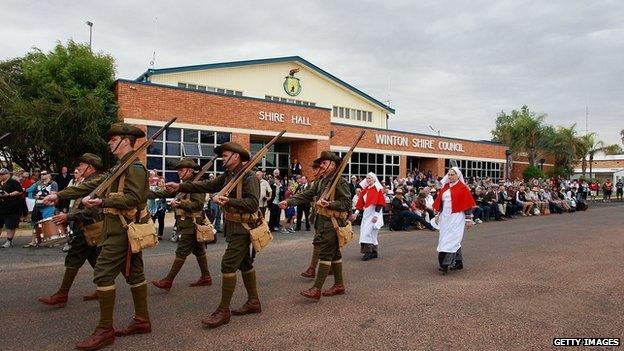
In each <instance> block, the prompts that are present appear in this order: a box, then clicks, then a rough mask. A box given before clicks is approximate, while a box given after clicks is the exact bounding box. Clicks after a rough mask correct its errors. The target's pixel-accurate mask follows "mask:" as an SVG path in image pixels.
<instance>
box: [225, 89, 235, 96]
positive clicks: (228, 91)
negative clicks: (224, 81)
mask: <svg viewBox="0 0 624 351" xmlns="http://www.w3.org/2000/svg"><path fill="white" fill-rule="evenodd" d="M225 93H226V94H228V95H234V90H229V89H228V90H226V91H225Z"/></svg>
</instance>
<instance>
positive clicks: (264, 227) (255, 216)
mask: <svg viewBox="0 0 624 351" xmlns="http://www.w3.org/2000/svg"><path fill="white" fill-rule="evenodd" d="M242 186H243V183H242V182H240V183H238V185H237V186H236V198H238V199H241V198H242V197H243V191H242V190H243V188H242ZM223 218H225V220H227V221H232V222H238V223H240V224H241V225H242V226H243V228H245V229H246V230H247V231H248V232H249V237H250V239H251V244H252V245H253V248H254V251H256V252H260V251H262V249H264V248H265V247H267V246H269V243H271V241H272V240H273V234H272V233H271V230H270V229H269V225H268V224H267V222H266V221H265V220H264V218H261V216H260V215H259V213H258V212H256V213H229V212H224V214H223ZM250 223H252V224H256V227H255V228H253V229H252V228H251V226H250V225H249V224H250Z"/></svg>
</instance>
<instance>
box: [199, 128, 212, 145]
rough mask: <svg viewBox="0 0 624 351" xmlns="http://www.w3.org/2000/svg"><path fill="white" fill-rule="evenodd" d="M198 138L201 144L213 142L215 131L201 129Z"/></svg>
mask: <svg viewBox="0 0 624 351" xmlns="http://www.w3.org/2000/svg"><path fill="white" fill-rule="evenodd" d="M200 137H201V138H200V140H201V143H202V144H214V141H215V133H214V132H208V131H205V130H202V131H201V132H200Z"/></svg>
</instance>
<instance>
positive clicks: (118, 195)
mask: <svg viewBox="0 0 624 351" xmlns="http://www.w3.org/2000/svg"><path fill="white" fill-rule="evenodd" d="M108 137H109V140H108V145H109V147H110V149H111V150H112V153H113V154H114V155H115V156H117V158H118V159H119V161H118V164H121V163H123V162H124V161H126V160H127V159H128V158H129V157H131V156H132V155H133V154H134V153H133V147H134V144H135V142H136V139H138V138H143V137H145V133H144V132H143V131H142V130H140V129H139V128H137V127H135V126H132V125H129V124H126V123H115V124H113V125H112V126H111V128H110V130H109V131H108ZM147 178H148V175H147V170H146V168H145V166H144V165H143V164H142V163H141V162H140V161H139V160H138V158H137V159H136V160H135V161H134V163H133V164H132V165H131V166H130V167H128V168H127V169H126V171H125V172H124V173H123V174H122V176H120V177H119V178H118V179H116V180H115V181H114V182H113V183H112V184H111V186H110V187H109V189H108V191H107V195H106V197H105V198H103V199H100V198H94V199H92V198H89V197H88V196H87V195H88V194H90V193H91V191H93V190H94V189H95V188H96V187H97V186H98V185H99V184H100V183H101V182H102V179H95V180H93V181H89V182H83V183H81V184H79V185H77V186H75V187H71V188H68V189H65V190H63V191H60V192H58V193H56V194H52V195H49V196H47V198H46V199H45V202H46V203H54V202H56V201H58V200H59V199H61V200H62V199H75V198H79V197H83V198H82V203H83V204H84V205H85V207H87V208H91V207H102V209H103V212H104V227H103V233H102V235H103V242H102V249H101V252H100V255H99V256H98V259H97V262H96V264H95V269H94V273H93V275H94V277H93V282H94V283H95V285H97V292H98V299H99V302H100V321H99V323H98V325H97V327H96V328H95V330H94V332H93V334H91V336H89V337H88V338H86V339H84V340H82V341H80V342H78V343H77V344H76V348H77V349H79V350H99V349H101V348H103V347H104V346H106V345H110V344H112V343H113V342H115V336H125V335H131V334H142V333H150V332H151V330H152V329H151V323H150V319H149V313H148V308H147V282H146V281H145V276H144V275H143V256H142V255H141V253H140V252H139V253H136V254H132V253H131V251H130V249H129V243H128V234H127V228H126V227H127V226H126V225H125V224H124V223H123V222H126V223H128V222H135V221H140V222H141V223H146V222H147V221H148V220H149V214H148V213H147V210H146V209H145V207H146V206H147V195H148V193H149V183H148V179H147ZM122 272H123V273H124V277H125V279H126V282H127V283H128V284H129V285H130V289H131V291H132V300H133V302H134V317H133V320H132V322H131V323H130V324H129V325H128V327H127V328H125V329H122V330H117V331H115V330H114V329H113V310H114V307H115V290H116V287H115V278H116V277H117V275H119V273H122Z"/></svg>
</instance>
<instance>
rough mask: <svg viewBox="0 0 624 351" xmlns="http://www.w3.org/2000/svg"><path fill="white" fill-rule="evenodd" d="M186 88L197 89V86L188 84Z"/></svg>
mask: <svg viewBox="0 0 624 351" xmlns="http://www.w3.org/2000/svg"><path fill="white" fill-rule="evenodd" d="M187 87H188V88H189V89H197V85H195V84H189V85H187Z"/></svg>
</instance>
